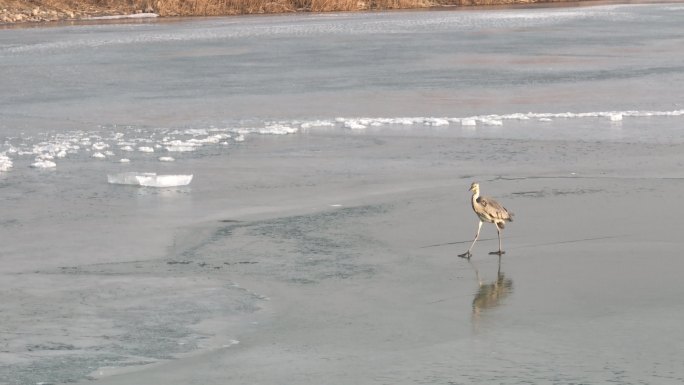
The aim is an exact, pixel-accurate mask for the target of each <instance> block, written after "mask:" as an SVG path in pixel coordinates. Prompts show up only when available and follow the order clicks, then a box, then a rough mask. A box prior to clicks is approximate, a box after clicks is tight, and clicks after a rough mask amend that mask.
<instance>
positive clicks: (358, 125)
mask: <svg viewBox="0 0 684 385" xmlns="http://www.w3.org/2000/svg"><path fill="white" fill-rule="evenodd" d="M362 122H363V120H347V121H346V122H344V126H345V127H347V128H350V129H352V130H363V129H365V128H366V125H364V124H363V123H362Z"/></svg>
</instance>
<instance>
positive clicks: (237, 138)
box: [233, 134, 245, 142]
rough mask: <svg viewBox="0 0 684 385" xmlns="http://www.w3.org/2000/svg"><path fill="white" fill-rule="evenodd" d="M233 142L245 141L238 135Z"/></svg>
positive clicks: (242, 136) (243, 137)
mask: <svg viewBox="0 0 684 385" xmlns="http://www.w3.org/2000/svg"><path fill="white" fill-rule="evenodd" d="M233 140H234V141H236V142H244V141H245V136H244V135H242V134H240V135H238V136H236V137H235V138H234V139H233Z"/></svg>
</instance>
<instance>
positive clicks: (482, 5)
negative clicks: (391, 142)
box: [0, 0, 679, 28]
mask: <svg viewBox="0 0 684 385" xmlns="http://www.w3.org/2000/svg"><path fill="white" fill-rule="evenodd" d="M677 2H679V1H663V0H653V1H650V0H637V1H631V0H494V1H491V2H490V1H485V2H479V3H478V1H477V0H475V1H471V2H468V3H464V2H463V1H459V2H454V3H451V2H445V3H442V2H439V1H437V2H434V1H432V2H426V3H420V4H417V3H416V4H414V5H413V6H410V5H409V6H391V7H384V6H359V7H357V8H354V9H330V10H314V9H311V8H296V9H293V8H288V7H281V8H268V7H267V8H265V9H258V10H252V11H245V12H218V13H202V12H189V13H188V12H169V11H164V10H159V9H155V8H154V7H152V6H146V7H137V6H135V5H133V6H125V5H122V6H120V7H103V6H95V5H92V4H87V3H81V4H80V7H79V6H65V5H60V6H53V5H51V2H48V1H33V2H30V3H26V2H17V1H14V0H0V28H3V27H8V26H9V27H11V26H16V25H19V26H36V25H38V26H42V25H54V24H56V23H60V24H61V23H82V22H111V21H114V22H117V21H119V22H130V21H148V20H150V19H156V18H161V19H170V18H177V17H224V16H245V15H267V14H268V15H276V14H288V13H314V14H318V13H332V12H377V11H391V10H394V11H397V10H404V11H407V10H432V11H441V10H454V9H462V10H466V9H468V10H471V9H478V10H479V9H487V10H493V9H509V8H532V7H540V8H550V7H580V6H598V5H607V4H650V3H677ZM69 4H73V3H69ZM359 4H361V3H359ZM364 4H365V3H364Z"/></svg>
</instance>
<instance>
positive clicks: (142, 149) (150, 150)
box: [138, 146, 154, 152]
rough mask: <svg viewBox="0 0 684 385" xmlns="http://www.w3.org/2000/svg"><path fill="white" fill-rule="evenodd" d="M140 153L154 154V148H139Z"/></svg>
mask: <svg viewBox="0 0 684 385" xmlns="http://www.w3.org/2000/svg"><path fill="white" fill-rule="evenodd" d="M138 151H140V152H154V148H152V147H147V146H141V147H138Z"/></svg>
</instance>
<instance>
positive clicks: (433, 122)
mask: <svg viewBox="0 0 684 385" xmlns="http://www.w3.org/2000/svg"><path fill="white" fill-rule="evenodd" d="M425 124H427V125H429V126H435V127H437V126H448V125H449V121H448V120H446V119H443V118H429V119H425Z"/></svg>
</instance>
